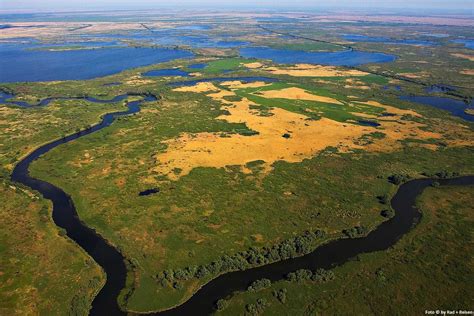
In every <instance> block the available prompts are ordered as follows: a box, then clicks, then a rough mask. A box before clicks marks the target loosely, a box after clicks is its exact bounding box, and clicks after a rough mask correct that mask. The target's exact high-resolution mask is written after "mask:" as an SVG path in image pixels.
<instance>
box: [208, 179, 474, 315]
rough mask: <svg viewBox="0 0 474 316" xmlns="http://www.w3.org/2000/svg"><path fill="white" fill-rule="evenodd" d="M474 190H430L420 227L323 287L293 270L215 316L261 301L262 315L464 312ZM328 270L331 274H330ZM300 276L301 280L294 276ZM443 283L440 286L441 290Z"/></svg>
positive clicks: (339, 271) (468, 297)
mask: <svg viewBox="0 0 474 316" xmlns="http://www.w3.org/2000/svg"><path fill="white" fill-rule="evenodd" d="M473 203H474V187H472V186H471V187H439V188H428V189H426V191H425V192H424V193H423V195H422V197H421V198H420V200H419V206H420V208H421V210H422V212H423V218H422V220H421V223H419V224H418V226H417V227H416V228H415V229H414V230H412V231H411V232H410V233H409V234H408V235H406V236H404V237H403V238H402V239H401V240H400V241H399V242H398V243H397V244H396V245H395V246H394V247H393V248H391V249H389V250H387V251H382V252H377V253H371V254H364V255H359V256H358V257H357V258H356V260H353V261H350V262H348V263H346V264H344V265H343V266H341V267H338V268H335V269H334V270H332V271H334V272H333V273H334V275H335V277H334V275H333V276H332V277H329V278H327V281H326V282H317V283H314V281H312V280H311V279H310V278H309V275H310V272H311V271H305V270H303V271H298V272H296V273H294V274H293V276H292V277H291V278H288V279H287V280H286V281H280V282H274V283H273V284H272V285H271V287H269V288H266V289H263V290H261V291H259V292H258V293H251V292H243V293H239V294H236V295H235V296H233V297H232V298H228V299H227V300H226V308H225V310H224V311H223V312H222V313H221V312H217V314H218V315H220V314H222V315H242V314H246V313H247V312H248V309H247V306H248V305H249V304H254V303H253V302H255V300H256V299H257V300H264V301H265V302H266V304H265V308H264V309H261V310H260V311H259V312H260V313H259V314H261V315H290V314H293V315H306V314H311V315H314V314H323V315H335V314H338V315H353V314H360V315H362V314H363V315H393V314H404V315H417V314H420V313H421V314H422V313H424V311H425V310H426V309H428V310H432V309H442V310H458V309H464V310H466V309H467V310H469V308H470V306H472V294H471V293H472V291H473V290H474V282H473V281H474V279H473V274H472V271H473V269H474V266H473V263H472V257H471V256H470V255H467V256H466V254H470V253H472V252H473V251H474V248H473V245H474V244H473V243H472V238H473V236H472V225H473V224H474V216H473V214H472V209H471V205H472V204H473ZM329 272H331V271H329ZM298 275H300V276H301V277H297V276H298ZM440 284H442V285H443V286H440Z"/></svg>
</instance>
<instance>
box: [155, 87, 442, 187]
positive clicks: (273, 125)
mask: <svg viewBox="0 0 474 316" xmlns="http://www.w3.org/2000/svg"><path fill="white" fill-rule="evenodd" d="M285 90H288V91H289V93H288V91H285ZM174 91H181V92H196V93H205V94H206V95H207V96H208V97H210V98H212V99H214V100H216V101H220V102H221V103H222V104H223V105H224V106H223V109H225V110H227V111H228V112H229V113H230V115H223V116H220V117H218V118H217V119H219V120H225V121H227V122H230V123H245V124H246V125H247V127H248V128H249V129H251V130H253V131H256V132H258V134H257V135H252V136H243V135H239V134H227V135H226V137H222V133H194V134H192V133H183V134H181V135H180V136H179V137H177V138H174V139H169V140H167V141H165V142H164V143H165V144H166V145H167V150H166V151H165V152H161V153H157V154H156V155H155V156H154V158H155V161H156V167H155V168H154V171H156V172H158V173H160V174H163V175H166V176H167V177H168V178H169V179H171V180H176V179H178V178H180V177H182V176H184V175H186V174H189V172H191V171H192V170H193V169H194V168H197V167H213V168H225V167H226V166H231V165H238V166H240V167H241V168H242V169H241V170H242V171H243V172H246V173H249V172H251V170H250V169H248V168H246V167H245V165H246V164H247V163H248V162H251V161H256V160H263V161H265V163H264V164H263V173H267V172H269V171H271V170H272V165H273V163H274V162H276V161H280V160H284V161H288V162H301V161H302V160H304V159H307V158H311V157H313V156H314V155H315V154H317V153H318V152H320V151H322V150H324V149H325V148H327V147H329V146H331V147H336V148H337V149H338V151H339V152H351V151H352V150H354V149H364V150H367V151H374V152H387V151H393V150H396V149H398V148H400V147H401V143H400V142H399V141H400V140H403V139H407V138H417V139H432V138H433V139H439V138H441V137H442V134H441V133H439V132H436V131H425V130H423V129H422V128H424V127H425V125H424V124H422V123H418V122H414V121H408V120H401V117H402V116H407V115H411V116H415V117H421V115H420V114H419V113H417V112H415V111H413V110H404V109H399V108H396V107H393V106H390V105H385V104H381V103H379V102H376V101H368V102H357V101H354V103H360V104H365V105H371V106H376V107H382V108H384V109H385V110H386V111H387V112H389V113H391V114H392V115H393V116H387V117H375V116H373V115H369V114H365V113H355V114H357V115H359V114H360V115H359V116H360V117H365V118H374V119H375V118H376V119H377V120H378V121H379V123H380V124H381V125H380V126H379V127H377V128H376V127H372V126H361V125H358V124H356V123H355V122H353V123H350V122H338V121H334V120H331V119H329V118H325V117H323V118H321V119H319V120H317V121H313V120H308V117H306V116H305V115H301V114H298V113H294V112H290V111H287V110H284V109H281V108H273V109H270V110H269V111H270V112H271V114H272V115H271V116H260V115H259V111H256V110H252V109H251V108H250V107H251V105H254V103H252V102H251V101H249V100H248V99H246V98H243V99H242V100H241V101H238V102H231V101H227V100H224V99H223V97H224V96H230V95H235V94H234V93H233V91H229V90H221V89H219V88H218V87H216V86H214V85H213V84H212V83H199V84H197V85H196V86H193V87H181V88H177V89H174ZM265 93H269V96H270V97H273V96H277V97H281V96H280V95H285V97H286V98H288V96H291V97H290V98H293V97H296V95H299V96H305V97H307V98H313V97H318V96H315V95H312V94H310V93H308V92H307V91H305V90H303V89H300V88H296V87H294V88H287V89H282V90H280V91H265ZM334 100H335V99H334ZM335 101H336V102H339V101H337V100H335ZM373 132H382V133H384V134H385V137H384V138H383V139H373V141H372V142H371V143H369V144H361V142H360V138H361V137H362V136H364V135H367V134H370V133H373ZM285 134H286V135H285ZM284 135H285V136H286V137H283V136H284ZM431 147H432V149H436V148H437V146H431ZM177 168H179V169H181V172H180V173H179V174H175V173H174V172H173V170H174V169H177Z"/></svg>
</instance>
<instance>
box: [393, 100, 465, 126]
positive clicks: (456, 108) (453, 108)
mask: <svg viewBox="0 0 474 316" xmlns="http://www.w3.org/2000/svg"><path fill="white" fill-rule="evenodd" d="M400 99H402V100H405V101H410V102H416V103H420V104H424V105H429V106H432V107H435V108H437V109H441V110H446V111H448V112H450V113H451V114H452V115H454V116H457V117H460V118H463V119H465V120H466V121H471V122H474V115H470V114H467V113H466V112H464V110H466V109H468V108H469V109H474V100H472V101H471V103H470V104H468V103H465V102H463V101H461V100H457V99H452V98H444V97H433V96H401V97H400Z"/></svg>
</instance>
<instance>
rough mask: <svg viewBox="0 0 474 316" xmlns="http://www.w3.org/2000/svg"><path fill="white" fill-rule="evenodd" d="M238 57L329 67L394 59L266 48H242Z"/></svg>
mask: <svg viewBox="0 0 474 316" xmlns="http://www.w3.org/2000/svg"><path fill="white" fill-rule="evenodd" d="M240 55H241V56H243V57H246V58H260V59H271V60H272V61H274V62H277V63H280V64H303V63H306V64H320V65H331V66H358V65H363V64H370V63H386V62H391V61H394V60H395V59H396V57H395V56H393V55H388V54H384V53H374V52H361V51H357V50H345V51H338V52H307V51H301V50H289V49H275V48H268V47H244V48H241V49H240Z"/></svg>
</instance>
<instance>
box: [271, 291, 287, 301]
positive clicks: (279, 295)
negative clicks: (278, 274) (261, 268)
mask: <svg viewBox="0 0 474 316" xmlns="http://www.w3.org/2000/svg"><path fill="white" fill-rule="evenodd" d="M286 292H287V291H286V289H279V290H275V291H273V296H274V297H275V298H276V299H277V300H278V301H279V302H280V303H282V304H285V302H286Z"/></svg>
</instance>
